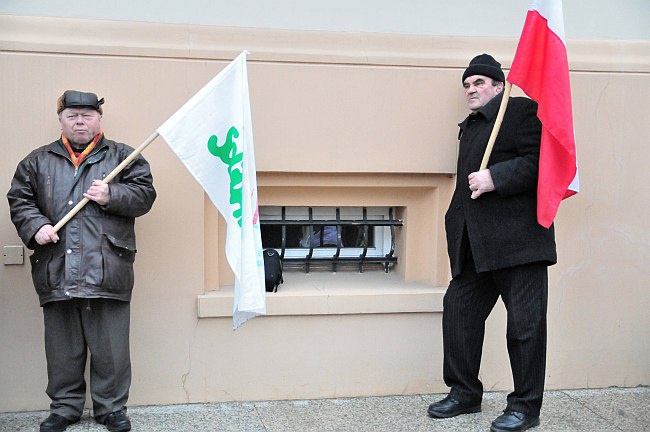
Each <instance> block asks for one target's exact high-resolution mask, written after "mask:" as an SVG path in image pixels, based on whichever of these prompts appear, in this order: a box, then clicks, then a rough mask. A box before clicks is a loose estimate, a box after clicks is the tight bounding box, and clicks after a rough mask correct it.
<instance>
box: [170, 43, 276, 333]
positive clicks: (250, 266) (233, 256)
mask: <svg viewBox="0 0 650 432" xmlns="http://www.w3.org/2000/svg"><path fill="white" fill-rule="evenodd" d="M247 55H248V51H244V52H242V53H241V54H240V55H239V56H238V57H237V58H236V59H235V60H233V61H232V62H231V63H230V64H229V65H228V66H226V68H225V69H224V70H222V71H221V72H220V73H219V74H218V75H217V76H216V77H214V78H213V79H212V80H211V81H210V82H209V83H208V84H207V85H206V86H205V87H203V88H202V89H201V90H199V91H198V92H197V93H196V94H195V95H194V96H193V97H192V98H191V99H190V100H189V101H188V102H187V103H186V104H185V105H183V106H182V107H181V108H180V109H179V110H178V111H177V112H176V113H174V115H172V116H171V117H170V118H169V120H167V121H166V122H165V123H164V124H163V125H162V126H160V127H159V128H158V133H159V134H160V136H162V137H163V138H164V140H165V141H167V144H169V146H170V147H171V148H172V150H174V152H175V153H176V155H178V157H179V158H180V160H181V161H182V162H183V163H184V164H185V166H186V167H187V169H188V170H189V171H190V172H191V173H192V175H193V176H194V177H195V178H196V180H197V181H198V182H199V183H200V184H201V186H203V189H205V192H206V193H207V194H208V196H209V197H210V199H211V200H212V202H213V203H214V205H215V206H216V207H217V209H219V212H220V213H221V214H222V215H223V217H224V218H225V219H226V222H227V224H228V233H227V236H226V256H227V258H228V263H229V264H230V267H231V268H232V271H233V272H234V273H235V292H234V308H233V329H237V328H238V327H239V326H240V325H242V324H243V323H244V322H246V321H247V320H248V319H250V318H253V317H254V316H257V315H261V314H265V313H266V291H265V285H264V258H263V256H262V240H261V235H260V224H259V213H258V209H257V179H256V177H255V155H254V153H253V129H252V122H251V111H250V100H249V94H248V77H247V72H246V56H247Z"/></svg>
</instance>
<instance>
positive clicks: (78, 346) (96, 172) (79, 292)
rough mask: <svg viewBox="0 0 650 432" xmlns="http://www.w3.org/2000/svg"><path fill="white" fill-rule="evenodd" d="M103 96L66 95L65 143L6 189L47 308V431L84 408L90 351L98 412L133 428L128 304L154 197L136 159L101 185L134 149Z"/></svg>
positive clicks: (24, 165)
mask: <svg viewBox="0 0 650 432" xmlns="http://www.w3.org/2000/svg"><path fill="white" fill-rule="evenodd" d="M103 103H104V99H99V100H98V99H97V96H96V95H95V94H94V93H84V92H80V91H75V90H68V91H66V92H65V93H64V94H63V95H62V96H61V97H60V98H59V99H58V103H57V114H58V115H59V122H60V124H61V131H62V134H61V137H60V138H59V139H58V140H56V141H54V142H52V143H50V144H48V145H45V146H42V147H40V148H38V149H36V150H34V151H32V152H31V153H30V154H29V155H27V157H25V159H23V160H22V161H21V162H20V163H19V164H18V167H17V168H16V173H15V175H14V177H13V179H12V182H11V188H10V190H9V192H8V193H7V199H8V200H9V207H10V212H11V220H12V222H13V223H14V225H15V226H16V230H17V231H18V235H19V236H20V238H21V239H22V240H23V242H24V243H25V245H27V247H28V248H30V249H34V253H33V254H32V255H31V257H30V261H31V265H32V280H33V282H34V287H35V289H36V292H37V294H38V296H39V300H40V304H41V306H42V308H43V317H44V322H45V355H46V358H47V374H48V385H47V390H46V392H47V394H48V396H49V397H50V399H51V400H52V403H51V404H50V416H49V417H48V418H47V419H46V420H45V421H44V422H43V423H41V426H40V430H41V431H42V432H59V431H63V430H65V429H66V427H67V426H69V425H71V424H73V423H76V422H77V421H79V419H80V417H81V414H82V412H83V408H84V403H85V396H86V382H85V380H84V370H85V367H86V357H87V352H88V351H89V352H90V354H91V359H90V380H91V388H90V393H91V396H92V400H93V414H94V416H95V419H96V420H97V422H99V423H101V424H104V425H106V427H107V428H108V430H110V431H113V432H116V431H128V430H130V429H131V423H130V421H129V419H128V417H127V416H126V401H127V399H128V394H129V387H130V384H131V362H130V355H129V321H130V303H129V302H130V300H131V292H132V289H133V281H134V278H133V261H134V260H135V254H136V243H135V218H136V217H138V216H141V215H143V214H145V213H147V212H148V211H149V210H150V209H151V206H152V205H153V202H154V200H155V199H156V191H155V189H154V187H153V178H152V176H151V172H150V170H149V164H148V163H147V161H146V160H145V159H144V158H143V157H142V156H138V157H137V158H136V159H135V160H134V161H133V162H131V163H130V164H129V165H128V166H127V167H126V168H125V169H124V170H123V171H122V172H121V173H120V174H118V175H117V176H116V177H115V179H114V180H113V181H112V182H111V183H110V184H104V183H103V182H102V181H101V180H102V179H103V178H105V177H106V176H107V175H108V174H109V173H110V172H111V171H113V169H114V168H115V167H116V166H118V165H119V164H120V163H121V162H122V161H123V160H124V159H126V158H127V156H128V155H129V154H130V153H131V152H132V151H133V149H132V148H131V147H128V146H127V145H125V144H121V143H117V142H115V141H111V140H109V139H107V138H106V137H105V136H104V133H103V132H102V130H101V128H100V122H101V118H102V114H103V108H102V104H103ZM84 197H85V198H88V199H89V200H90V201H89V203H88V204H87V205H86V206H85V207H83V208H82V209H81V211H79V213H77V214H76V215H75V216H74V217H73V218H72V219H71V220H70V221H69V222H68V223H67V224H65V225H64V226H63V227H62V228H61V230H59V231H58V232H54V229H53V225H54V224H55V223H56V222H58V221H60V220H61V219H62V218H63V217H64V216H65V215H66V214H67V213H68V211H69V210H70V209H72V208H73V207H74V206H75V205H76V204H77V203H78V202H79V201H81V200H82V199H83V198H84Z"/></svg>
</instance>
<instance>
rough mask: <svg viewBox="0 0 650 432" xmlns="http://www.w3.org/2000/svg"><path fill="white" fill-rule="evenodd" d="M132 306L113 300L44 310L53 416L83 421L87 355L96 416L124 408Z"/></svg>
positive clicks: (54, 305) (65, 304) (69, 303)
mask: <svg viewBox="0 0 650 432" xmlns="http://www.w3.org/2000/svg"><path fill="white" fill-rule="evenodd" d="M130 310H131V309H130V304H129V302H124V301H118V300H111V299H99V298H96V299H81V298H74V299H71V300H63V301H55V302H51V303H46V304H45V305H43V317H44V321H45V356H46V358H47V378H48V384H47V390H46V393H47V395H48V396H49V397H50V399H52V403H51V404H50V411H51V412H53V413H55V414H58V415H60V416H63V417H66V418H68V419H73V418H75V417H79V416H80V415H81V413H82V412H83V409H84V404H85V399H86V381H85V378H84V371H85V368H86V358H87V355H88V354H87V353H88V352H90V356H91V357H90V394H91V397H92V400H93V415H94V416H95V417H96V418H97V417H100V418H101V417H103V416H105V415H107V414H110V413H112V412H115V411H118V410H120V409H122V407H124V405H126V401H127V399H128V396H129V388H130V386H131V360H130V353H129V327H130Z"/></svg>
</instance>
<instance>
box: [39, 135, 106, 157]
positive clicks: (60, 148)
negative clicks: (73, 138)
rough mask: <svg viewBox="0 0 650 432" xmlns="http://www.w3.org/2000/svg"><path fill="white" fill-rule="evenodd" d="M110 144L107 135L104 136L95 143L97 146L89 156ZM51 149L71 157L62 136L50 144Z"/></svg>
mask: <svg viewBox="0 0 650 432" xmlns="http://www.w3.org/2000/svg"><path fill="white" fill-rule="evenodd" d="M107 146H108V144H107V143H106V135H104V136H102V139H100V140H99V142H98V143H97V144H96V145H95V148H94V149H93V151H92V152H90V154H89V155H88V157H90V156H92V155H95V154H97V152H98V151H99V150H101V149H102V148H104V147H107ZM49 150H50V151H51V152H54V153H56V154H59V155H61V156H63V157H65V158H66V159H70V155H69V154H68V150H67V149H66V148H65V144H63V141H62V140H61V138H59V139H58V140H56V141H54V142H53V143H52V144H50V148H49Z"/></svg>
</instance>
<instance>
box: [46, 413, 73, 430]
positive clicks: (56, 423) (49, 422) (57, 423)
mask: <svg viewBox="0 0 650 432" xmlns="http://www.w3.org/2000/svg"><path fill="white" fill-rule="evenodd" d="M78 421H79V417H76V418H74V419H72V420H70V419H67V418H65V417H63V416H60V415H58V414H54V413H52V414H50V416H49V417H48V418H46V419H45V421H44V422H43V423H41V432H63V431H64V430H65V428H67V427H68V426H70V425H71V424H75V423H77V422H78Z"/></svg>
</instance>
